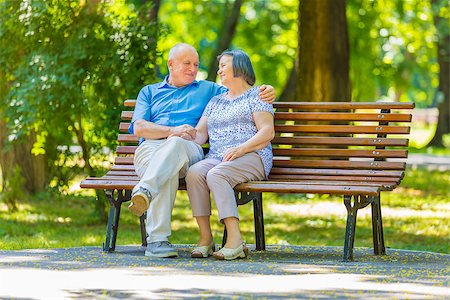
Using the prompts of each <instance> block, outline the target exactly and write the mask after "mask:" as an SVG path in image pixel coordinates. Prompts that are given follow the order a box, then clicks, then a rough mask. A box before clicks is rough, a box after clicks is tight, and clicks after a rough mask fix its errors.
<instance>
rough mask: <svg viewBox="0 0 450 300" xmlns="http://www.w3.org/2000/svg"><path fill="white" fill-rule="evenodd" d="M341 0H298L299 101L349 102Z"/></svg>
mask: <svg viewBox="0 0 450 300" xmlns="http://www.w3.org/2000/svg"><path fill="white" fill-rule="evenodd" d="M345 4H346V2H345V0H322V1H315V0H302V1H300V5H299V22H300V25H299V27H300V29H299V34H298V40H299V42H298V44H299V51H298V61H299V72H298V82H297V90H296V94H297V99H298V100H299V101H350V99H351V89H350V80H349V43H348V32H347V20H346V14H345Z"/></svg>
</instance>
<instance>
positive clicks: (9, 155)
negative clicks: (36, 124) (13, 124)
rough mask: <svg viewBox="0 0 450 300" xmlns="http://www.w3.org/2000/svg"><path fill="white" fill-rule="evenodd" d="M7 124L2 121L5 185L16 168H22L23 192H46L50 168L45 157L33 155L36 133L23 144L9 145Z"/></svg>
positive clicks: (0, 146)
mask: <svg viewBox="0 0 450 300" xmlns="http://www.w3.org/2000/svg"><path fill="white" fill-rule="evenodd" d="M7 139H8V134H7V128H6V122H5V120H4V119H0V149H1V150H0V167H1V170H2V178H3V185H5V184H6V182H7V181H8V180H9V177H10V175H11V172H13V170H14V168H15V167H16V166H19V167H20V170H21V174H22V177H23V178H24V179H25V183H24V185H23V187H22V190H23V191H26V192H28V193H36V192H39V191H42V190H44V189H45V188H46V187H47V185H48V167H47V159H46V157H45V155H43V154H40V155H34V154H32V153H31V149H33V144H34V143H35V142H36V133H35V132H34V131H33V132H31V133H30V135H28V136H25V137H24V138H23V140H22V141H21V142H17V143H13V144H8V142H7Z"/></svg>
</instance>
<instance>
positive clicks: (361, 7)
mask: <svg viewBox="0 0 450 300" xmlns="http://www.w3.org/2000/svg"><path fill="white" fill-rule="evenodd" d="M445 2H447V1H446V0H440V1H439V3H440V5H441V6H442V5H443V4H444V3H445ZM347 3H348V4H347V18H348V26H349V33H350V48H351V50H350V53H351V79H352V84H353V98H354V99H356V100H360V101H367V100H373V99H382V98H390V99H394V100H400V101H413V102H416V104H417V107H427V106H430V105H431V104H435V103H433V101H435V100H434V95H435V90H436V88H437V86H438V74H439V67H438V64H437V55H436V47H437V33H438V32H439V30H438V31H437V30H436V28H435V26H434V24H433V10H432V6H431V4H430V2H429V1H420V0H409V1H373V0H357V1H349V2H347ZM447 26H448V24H447ZM441 30H444V29H441Z"/></svg>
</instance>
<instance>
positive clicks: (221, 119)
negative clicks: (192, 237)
mask: <svg viewBox="0 0 450 300" xmlns="http://www.w3.org/2000/svg"><path fill="white" fill-rule="evenodd" d="M218 59H219V71H218V72H217V73H218V75H219V76H220V79H221V81H222V84H223V85H224V86H226V87H227V88H228V91H227V92H225V93H223V94H220V95H218V96H215V97H213V98H212V99H211V101H210V102H209V103H208V105H207V106H206V108H205V111H204V112H203V115H202V117H201V119H200V121H199V123H198V124H197V126H196V129H197V132H196V137H195V142H197V143H198V144H200V145H201V144H204V143H205V142H206V141H207V140H208V138H209V145H210V151H209V153H208V154H207V155H206V158H205V159H204V160H202V161H200V162H198V163H196V164H194V165H193V166H191V167H190V168H189V171H188V174H187V176H186V184H187V191H188V195H189V200H190V202H191V207H192V212H193V215H194V217H195V218H196V221H197V224H198V226H199V230H200V239H199V241H198V245H197V247H195V248H194V250H193V251H192V252H191V256H192V257H208V256H209V255H211V254H213V256H214V257H215V258H216V259H220V260H223V259H226V260H232V259H236V258H244V257H246V256H247V254H248V248H247V247H246V246H245V243H244V242H243V240H242V236H241V232H240V229H239V216H238V209H237V203H236V199H235V194H234V191H233V188H234V187H235V186H236V185H237V184H239V183H242V182H247V181H251V180H262V179H265V178H267V175H268V174H269V172H270V169H271V167H272V148H271V145H270V141H271V140H272V139H273V137H274V126H273V106H272V105H271V104H267V103H264V102H261V101H260V100H259V96H258V93H259V89H258V87H254V86H253V85H254V84H255V74H254V71H253V67H252V64H251V62H250V58H249V57H248V55H247V54H246V53H245V52H243V51H240V50H233V51H225V52H223V53H222V54H221V55H220V56H219V57H218ZM210 192H211V193H212V196H213V198H214V201H215V203H216V207H217V209H218V212H219V218H220V221H221V222H222V223H224V224H225V226H226V229H227V241H226V244H225V245H224V247H223V248H222V249H221V250H219V251H217V252H214V250H215V244H214V241H213V236H212V233H211V226H210V216H211V200H210Z"/></svg>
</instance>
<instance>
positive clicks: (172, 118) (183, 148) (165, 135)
mask: <svg viewBox="0 0 450 300" xmlns="http://www.w3.org/2000/svg"><path fill="white" fill-rule="evenodd" d="M167 66H168V68H169V75H168V76H167V77H166V78H165V79H164V80H163V81H162V82H160V83H156V84H150V85H147V86H145V87H143V88H142V89H141V91H140V92H139V95H138V98H137V102H136V108H135V111H134V114H133V119H132V121H131V125H130V128H129V132H130V133H132V134H135V135H136V136H138V137H140V138H141V141H140V145H139V147H138V149H137V150H136V153H135V156H134V165H135V168H136V173H137V174H138V176H139V178H140V181H139V183H138V184H137V185H136V186H135V188H134V189H133V193H132V197H131V204H130V206H129V210H130V211H131V212H132V213H133V214H135V215H136V216H141V215H142V214H143V213H144V212H145V211H147V224H146V231H147V235H148V237H147V249H146V251H145V255H146V256H155V257H177V256H178V254H177V251H176V249H175V248H174V247H173V246H172V245H171V244H170V242H169V241H168V238H169V236H170V235H171V226H170V223H171V216H172V209H173V205H174V202H175V197H176V192H177V190H178V179H179V178H183V177H184V176H185V175H186V172H187V169H188V168H189V166H191V165H192V164H194V163H196V162H198V161H199V160H201V159H202V158H203V150H202V148H201V147H200V146H199V145H198V144H196V143H195V142H193V141H191V140H193V139H194V138H195V136H196V130H195V129H194V126H195V125H196V124H197V122H198V120H199V119H200V117H201V115H202V113H203V110H204V109H205V107H206V104H207V103H208V101H209V100H210V99H211V98H212V97H214V96H216V95H219V94H221V93H224V92H226V91H227V89H226V88H225V87H223V86H219V85H218V84H216V83H214V82H210V81H196V80H195V78H196V76H197V72H198V66H199V58H198V53H197V51H196V50H195V48H194V47H192V46H190V45H188V44H177V45H175V46H174V47H173V48H172V49H171V50H170V52H169V59H168V62H167ZM260 97H261V99H262V100H263V101H267V102H269V103H271V102H273V100H274V99H275V91H274V89H273V87H271V86H265V85H263V86H262V87H261V93H260Z"/></svg>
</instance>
